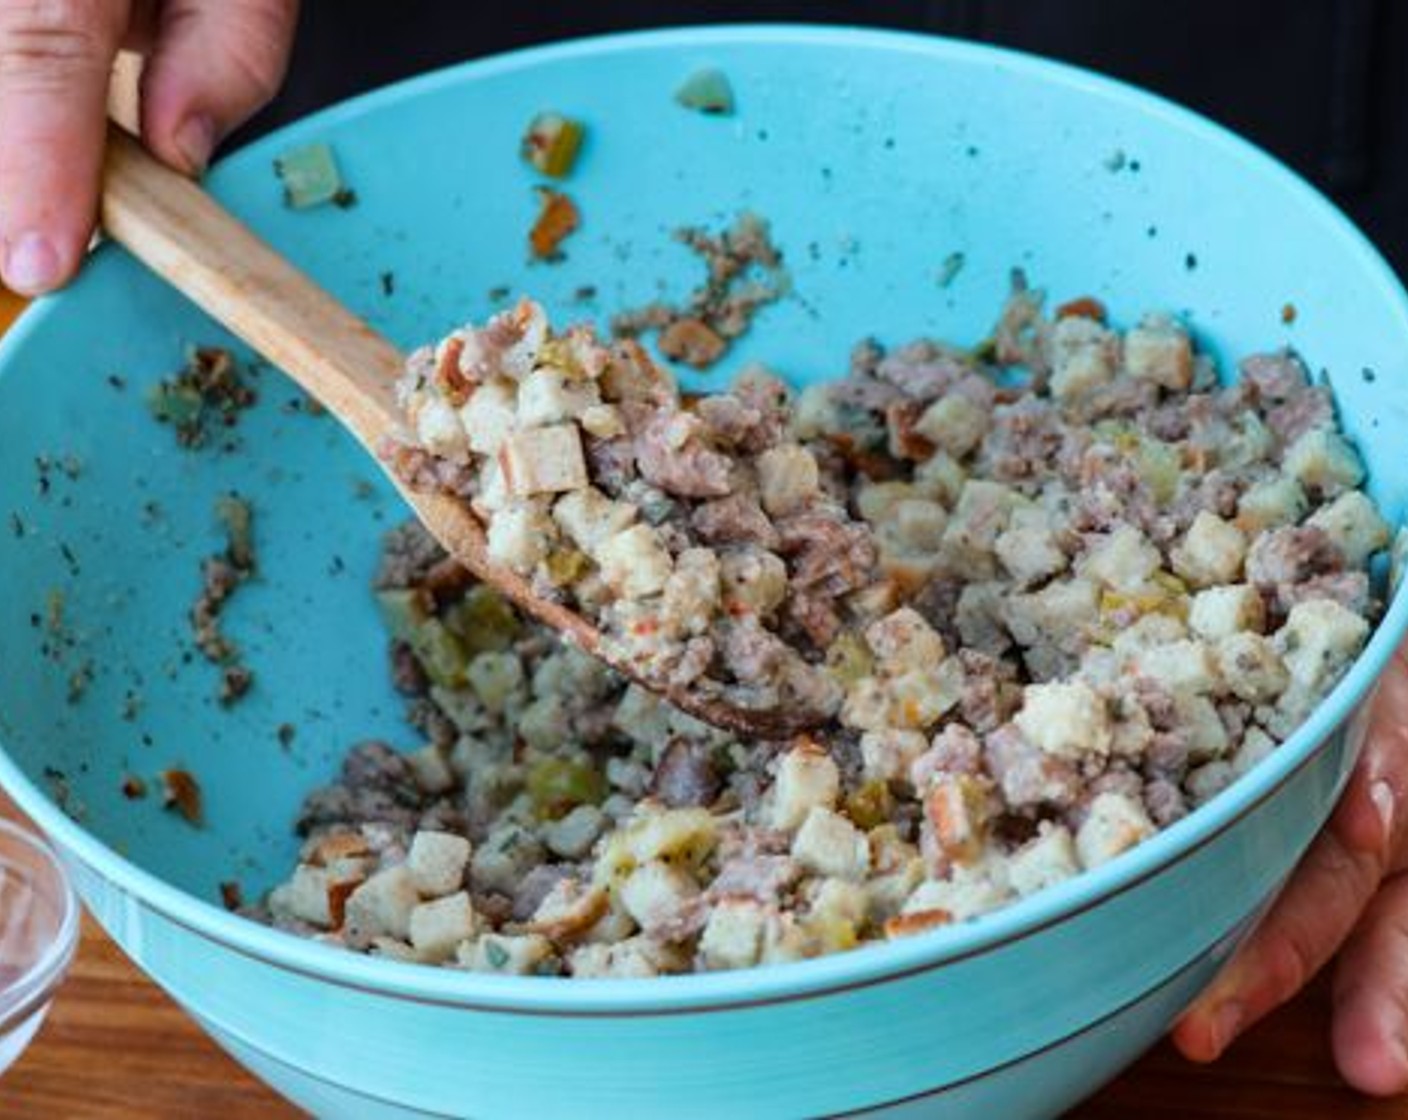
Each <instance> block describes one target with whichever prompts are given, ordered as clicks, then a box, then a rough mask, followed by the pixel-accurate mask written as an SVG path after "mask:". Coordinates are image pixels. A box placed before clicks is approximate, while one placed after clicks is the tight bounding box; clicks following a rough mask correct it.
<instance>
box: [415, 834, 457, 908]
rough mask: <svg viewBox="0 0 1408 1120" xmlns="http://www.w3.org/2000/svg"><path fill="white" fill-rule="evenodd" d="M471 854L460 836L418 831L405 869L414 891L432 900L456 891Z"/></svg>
mask: <svg viewBox="0 0 1408 1120" xmlns="http://www.w3.org/2000/svg"><path fill="white" fill-rule="evenodd" d="M470 852H471V847H470V843H469V841H468V840H466V839H465V838H464V837H463V836H456V835H454V834H453V833H449V832H429V831H421V832H417V833H416V834H415V837H414V838H413V839H412V840H411V849H410V851H409V852H408V853H407V855H406V867H407V868H408V869H409V870H410V873H411V881H412V882H414V883H415V886H416V890H417V891H419V892H420V893H421V894H422V895H425V896H431V897H434V896H439V895H445V894H453V893H454V892H455V891H458V890H459V889H460V887H461V886H463V885H464V873H465V871H466V870H467V869H468V867H469V857H470Z"/></svg>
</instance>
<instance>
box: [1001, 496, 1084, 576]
mask: <svg viewBox="0 0 1408 1120" xmlns="http://www.w3.org/2000/svg"><path fill="white" fill-rule="evenodd" d="M993 551H994V552H995V553H997V558H998V559H999V560H1000V561H1001V562H1002V566H1003V567H1004V568H1005V569H1007V573H1008V575H1010V576H1011V577H1012V579H1013V580H1014V581H1015V582H1016V583H1018V584H1020V585H1026V584H1029V583H1037V582H1039V581H1040V580H1043V579H1047V578H1048V577H1050V576H1054V575H1056V574H1057V573H1058V572H1062V571H1064V570H1065V568H1066V565H1067V564H1068V563H1069V561H1068V559H1067V557H1066V554H1065V552H1063V551H1062V550H1061V546H1060V544H1059V543H1058V542H1057V540H1056V534H1055V533H1053V532H1052V531H1051V521H1050V518H1049V517H1048V516H1047V514H1046V511H1045V510H1043V509H1041V508H1039V507H1037V506H1022V507H1020V508H1018V509H1015V510H1013V511H1012V519H1011V521H1010V522H1009V524H1008V526H1007V528H1006V529H1005V530H1004V531H1003V532H1002V533H1001V534H1000V535H999V536H998V538H997V540H996V541H995V542H994V544H993Z"/></svg>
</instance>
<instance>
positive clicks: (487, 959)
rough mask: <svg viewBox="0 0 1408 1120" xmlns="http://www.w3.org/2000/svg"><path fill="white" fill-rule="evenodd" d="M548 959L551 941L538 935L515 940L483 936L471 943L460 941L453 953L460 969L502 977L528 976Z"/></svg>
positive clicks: (490, 935)
mask: <svg viewBox="0 0 1408 1120" xmlns="http://www.w3.org/2000/svg"><path fill="white" fill-rule="evenodd" d="M552 956H553V947H552V942H551V941H549V940H548V939H547V938H546V937H544V936H543V935H542V934H540V933H529V934H524V935H522V936H517V937H510V936H508V935H506V934H501V933H486V934H484V935H483V936H482V937H478V938H476V939H475V940H473V941H465V942H461V943H460V945H459V948H458V949H457V950H456V953H455V959H456V962H457V963H458V964H459V965H460V967H461V968H467V969H469V971H471V972H497V973H500V974H501V975H504V976H532V975H533V974H535V973H537V972H538V971H539V970H540V969H541V968H542V966H543V965H544V964H545V963H546V962H547V961H549V960H551V959H552Z"/></svg>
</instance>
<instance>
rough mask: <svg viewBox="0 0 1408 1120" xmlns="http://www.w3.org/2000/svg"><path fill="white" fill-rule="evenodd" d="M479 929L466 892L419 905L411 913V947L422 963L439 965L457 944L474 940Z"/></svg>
mask: <svg viewBox="0 0 1408 1120" xmlns="http://www.w3.org/2000/svg"><path fill="white" fill-rule="evenodd" d="M478 925H479V922H478V918H477V917H476V915H475V913H474V906H473V904H472V903H471V902H470V901H469V894H468V893H467V892H465V891H460V892H458V893H457V894H452V895H447V896H446V897H444V898H437V899H436V900H435V901H433V902H422V903H421V904H420V905H419V906H417V907H416V908H415V909H414V910H412V911H411V917H410V941H411V945H412V946H413V947H414V949H415V951H416V956H417V957H419V958H420V959H421V960H422V961H424V962H425V963H427V964H439V963H441V962H442V961H447V960H449V959H450V958H451V957H453V956H454V955H455V950H456V949H457V948H458V947H459V945H460V942H462V941H468V940H469V939H470V938H471V937H473V936H474V934H475V931H476V930H477V928H478Z"/></svg>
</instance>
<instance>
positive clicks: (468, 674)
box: [464, 650, 525, 715]
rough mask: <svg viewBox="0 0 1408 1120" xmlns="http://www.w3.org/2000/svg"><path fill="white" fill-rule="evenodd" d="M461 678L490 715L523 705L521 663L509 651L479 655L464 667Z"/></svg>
mask: <svg viewBox="0 0 1408 1120" xmlns="http://www.w3.org/2000/svg"><path fill="white" fill-rule="evenodd" d="M464 676H465V681H466V682H467V683H468V684H469V687H470V688H471V689H472V690H473V691H474V695H475V696H476V697H477V698H478V699H479V702H480V703H481V704H483V705H484V709H485V710H486V711H488V712H489V713H491V714H493V715H498V714H500V713H501V712H504V711H505V710H507V709H508V708H510V707H516V706H517V704H518V703H521V702H522V699H523V689H524V684H525V681H524V677H523V662H522V661H521V660H520V659H519V656H518V654H516V653H514V652H512V651H510V650H505V651H504V652H502V653H496V652H494V651H492V650H491V651H489V652H487V653H481V654H478V655H477V656H475V657H474V658H473V659H471V660H470V662H469V664H468V665H467V666H465V671H464Z"/></svg>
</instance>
